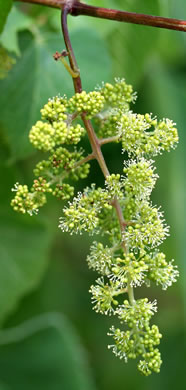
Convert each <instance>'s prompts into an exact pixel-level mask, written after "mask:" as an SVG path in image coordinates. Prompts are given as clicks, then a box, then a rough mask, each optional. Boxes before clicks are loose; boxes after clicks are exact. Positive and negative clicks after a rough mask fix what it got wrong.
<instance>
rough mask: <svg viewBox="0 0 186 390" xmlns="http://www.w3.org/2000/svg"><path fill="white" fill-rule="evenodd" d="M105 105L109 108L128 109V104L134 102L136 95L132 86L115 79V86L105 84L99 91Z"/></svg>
mask: <svg viewBox="0 0 186 390" xmlns="http://www.w3.org/2000/svg"><path fill="white" fill-rule="evenodd" d="M100 92H101V94H102V95H103V96H104V99H105V101H106V104H107V105H108V106H110V107H117V108H121V109H125V110H126V109H129V103H131V102H134V101H135V99H136V94H135V93H134V92H133V88H132V85H130V84H126V82H125V80H124V79H117V78H116V79H115V84H110V83H106V84H104V85H103V87H102V88H101V89H100Z"/></svg>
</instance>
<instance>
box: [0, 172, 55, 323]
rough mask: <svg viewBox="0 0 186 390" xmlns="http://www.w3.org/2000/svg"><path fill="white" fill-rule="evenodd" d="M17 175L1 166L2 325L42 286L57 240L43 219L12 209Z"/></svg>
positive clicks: (0, 303) (0, 259)
mask: <svg viewBox="0 0 186 390" xmlns="http://www.w3.org/2000/svg"><path fill="white" fill-rule="evenodd" d="M13 176H14V175H13V174H12V170H11V169H10V168H7V167H5V166H1V167H0V180H1V183H3V186H2V191H1V196H0V237H1V240H0V269H1V272H0V323H2V322H3V321H4V320H5V318H6V317H7V316H8V315H9V314H10V313H11V312H12V311H13V310H15V308H16V306H17V304H18V303H19V301H20V299H21V298H22V297H23V296H24V295H25V294H27V293H28V292H30V291H32V290H33V289H34V288H36V287H37V285H38V284H39V282H40V280H41V278H42V277H43V274H44V272H45V270H46V268H47V265H48V250H49V247H50V245H51V240H52V237H53V233H52V232H51V231H50V229H49V228H48V227H46V223H45V222H44V221H42V220H41V217H39V216H37V217H34V218H32V217H29V216H19V215H16V213H14V212H13V210H11V207H10V198H11V197H13V193H12V192H11V187H13V184H14V182H15V181H14V180H15V179H14V178H13Z"/></svg>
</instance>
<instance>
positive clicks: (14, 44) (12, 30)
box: [0, 0, 33, 55]
mask: <svg viewBox="0 0 186 390" xmlns="http://www.w3.org/2000/svg"><path fill="white" fill-rule="evenodd" d="M0 2H1V0H0ZM31 24H33V20H32V19H31V18H30V17H29V16H27V15H26V14H23V13H22V12H20V11H18V9H17V8H15V7H13V8H12V10H11V12H10V14H9V16H8V20H7V23H6V26H5V29H4V31H3V33H2V35H1V36H0V43H1V44H2V45H3V47H5V48H6V49H7V50H9V51H10V52H13V53H15V54H17V55H20V48H19V42H18V32H19V31H22V30H25V29H27V28H29V27H30V26H31Z"/></svg>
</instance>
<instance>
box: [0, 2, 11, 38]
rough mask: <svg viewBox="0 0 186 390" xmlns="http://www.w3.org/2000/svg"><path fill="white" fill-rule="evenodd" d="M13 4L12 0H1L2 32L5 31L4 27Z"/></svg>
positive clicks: (0, 20) (0, 30) (0, 22)
mask: <svg viewBox="0 0 186 390" xmlns="http://www.w3.org/2000/svg"><path fill="white" fill-rule="evenodd" d="M11 6H12V0H6V1H4V0H0V10H1V12H0V33H1V32H2V31H3V27H4V25H5V23H6V18H7V16H8V13H9V12H10V9H11Z"/></svg>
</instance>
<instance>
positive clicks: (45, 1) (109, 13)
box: [14, 0, 186, 31]
mask: <svg viewBox="0 0 186 390" xmlns="http://www.w3.org/2000/svg"><path fill="white" fill-rule="evenodd" d="M14 1H20V2H23V3H31V4H40V5H45V6H48V7H53V8H59V9H63V8H64V6H65V5H68V3H69V2H70V0H14ZM73 3H74V4H73V6H72V8H71V12H70V13H71V15H74V16H78V15H86V16H93V17H96V18H102V19H110V20H116V21H118V22H126V23H133V24H141V25H145V26H152V27H159V28H165V29H168V30H178V31H186V21H185V20H179V19H171V18H163V17H160V16H152V15H144V14H137V13H134V12H125V11H119V10H113V9H109V8H108V9H106V8H100V7H93V6H90V5H87V4H84V3H81V2H79V1H74V2H73Z"/></svg>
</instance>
